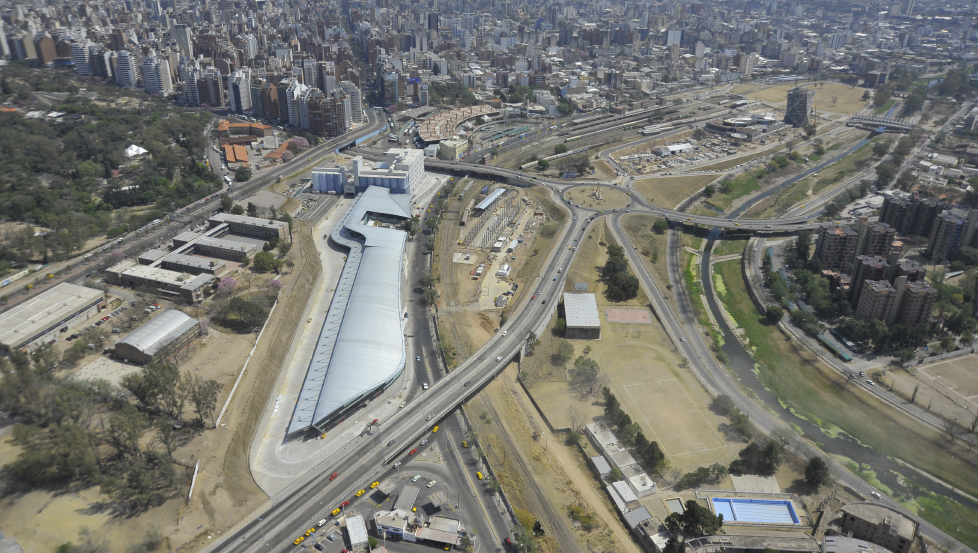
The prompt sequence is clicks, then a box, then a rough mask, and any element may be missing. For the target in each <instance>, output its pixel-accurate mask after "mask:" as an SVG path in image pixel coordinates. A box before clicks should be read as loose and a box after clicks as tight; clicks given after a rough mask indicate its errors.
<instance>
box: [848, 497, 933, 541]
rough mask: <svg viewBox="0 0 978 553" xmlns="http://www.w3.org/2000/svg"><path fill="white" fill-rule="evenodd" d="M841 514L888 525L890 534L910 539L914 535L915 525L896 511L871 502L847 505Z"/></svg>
mask: <svg viewBox="0 0 978 553" xmlns="http://www.w3.org/2000/svg"><path fill="white" fill-rule="evenodd" d="M842 512H844V513H850V514H852V515H855V516H856V517H859V518H861V519H862V520H865V521H866V522H869V523H871V524H880V523H882V522H886V523H888V524H889V525H890V531H891V534H898V535H900V536H902V537H906V538H911V537H913V535H914V534H915V533H916V527H917V523H916V521H914V520H913V519H911V518H909V517H907V516H905V515H904V514H903V513H901V512H900V511H897V510H896V509H891V508H890V507H887V506H886V505H881V504H879V503H873V502H872V501H859V502H856V503H849V504H848V505H846V506H845V507H843V508H842Z"/></svg>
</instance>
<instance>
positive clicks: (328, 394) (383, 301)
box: [288, 186, 411, 433]
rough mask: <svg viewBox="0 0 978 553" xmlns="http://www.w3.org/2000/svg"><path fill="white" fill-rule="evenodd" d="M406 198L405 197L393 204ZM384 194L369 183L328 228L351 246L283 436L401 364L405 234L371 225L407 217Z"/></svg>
mask: <svg viewBox="0 0 978 553" xmlns="http://www.w3.org/2000/svg"><path fill="white" fill-rule="evenodd" d="M402 198H403V199H404V200H407V199H408V197H407V196H400V195H399V196H398V199H399V200H400V199H402ZM410 217H411V215H410V212H409V210H408V209H406V208H405V207H404V206H402V205H401V204H399V203H398V202H397V201H395V200H394V197H393V196H391V194H390V193H389V191H388V190H387V189H384V188H380V187H375V186H371V187H369V188H367V190H366V191H365V192H364V193H363V194H361V195H360V197H359V198H358V199H357V201H356V202H355V203H354V204H353V205H352V206H350V208H349V210H348V211H347V214H346V218H345V220H344V222H343V224H342V225H341V227H337V229H336V230H334V231H333V238H334V240H336V241H337V242H339V243H341V244H343V245H345V246H347V247H349V248H350V252H349V255H348V256H347V262H346V266H345V267H344V268H343V274H342V275H341V276H340V281H339V284H338V285H337V287H336V292H335V293H334V296H333V300H332V303H331V304H330V306H329V312H328V313H327V315H326V321H325V322H324V324H323V328H322V330H321V331H320V338H319V341H318V342H317V344H316V348H315V350H314V351H313V355H312V359H311V360H310V362H309V368H308V370H307V372H306V378H305V381H304V382H303V384H302V389H301V390H300V392H299V398H298V400H297V401H296V407H295V414H294V415H293V418H292V422H291V423H290V424H289V429H288V432H289V433H292V432H298V431H301V430H305V429H308V428H309V427H310V426H313V425H314V424H316V423H318V422H319V421H322V420H324V419H326V418H328V417H329V416H330V415H332V414H333V413H334V412H335V411H337V410H338V409H340V408H342V407H344V406H346V405H347V404H348V403H349V402H350V401H351V400H353V399H355V398H358V397H361V396H362V395H364V394H366V393H367V392H370V391H371V390H374V389H376V388H377V387H379V386H381V385H383V384H384V383H385V382H388V381H390V380H391V379H392V378H394V377H396V376H397V375H398V374H399V373H400V372H401V370H403V368H404V365H405V362H406V354H405V351H404V334H403V327H402V324H403V321H402V319H401V272H402V268H401V263H402V260H403V255H404V247H405V243H406V240H407V233H405V232H404V231H403V230H399V229H395V228H390V227H388V226H384V225H376V224H373V223H374V221H376V220H377V219H380V218H387V219H409V218H410Z"/></svg>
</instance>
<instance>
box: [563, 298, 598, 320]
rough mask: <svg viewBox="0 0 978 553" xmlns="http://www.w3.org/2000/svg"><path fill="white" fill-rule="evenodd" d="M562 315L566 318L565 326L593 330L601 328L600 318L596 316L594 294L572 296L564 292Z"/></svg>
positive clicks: (596, 304)
mask: <svg viewBox="0 0 978 553" xmlns="http://www.w3.org/2000/svg"><path fill="white" fill-rule="evenodd" d="M564 314H565V315H566V316H567V326H569V327H575V328H580V327H586V328H594V327H600V326H601V316H600V315H599V314H598V302H597V299H596V298H595V296H594V294H593V293H591V292H585V293H583V294H572V293H570V292H564Z"/></svg>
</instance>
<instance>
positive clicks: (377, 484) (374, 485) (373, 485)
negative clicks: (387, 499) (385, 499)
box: [370, 482, 380, 490]
mask: <svg viewBox="0 0 978 553" xmlns="http://www.w3.org/2000/svg"><path fill="white" fill-rule="evenodd" d="M379 485H380V482H374V483H373V484H371V485H370V489H371V490H372V489H374V488H376V487H377V486H379Z"/></svg>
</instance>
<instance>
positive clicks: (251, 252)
mask: <svg viewBox="0 0 978 553" xmlns="http://www.w3.org/2000/svg"><path fill="white" fill-rule="evenodd" d="M194 253H195V254H197V255H206V256H207V257H216V258H218V259H227V260H228V261H237V262H240V261H242V260H244V259H245V258H249V259H250V258H252V257H254V256H255V254H256V253H258V246H256V245H255V244H247V243H243V242H235V241H234V240H224V239H221V238H209V237H206V236H205V237H203V238H200V239H199V240H197V242H195V243H194Z"/></svg>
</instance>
